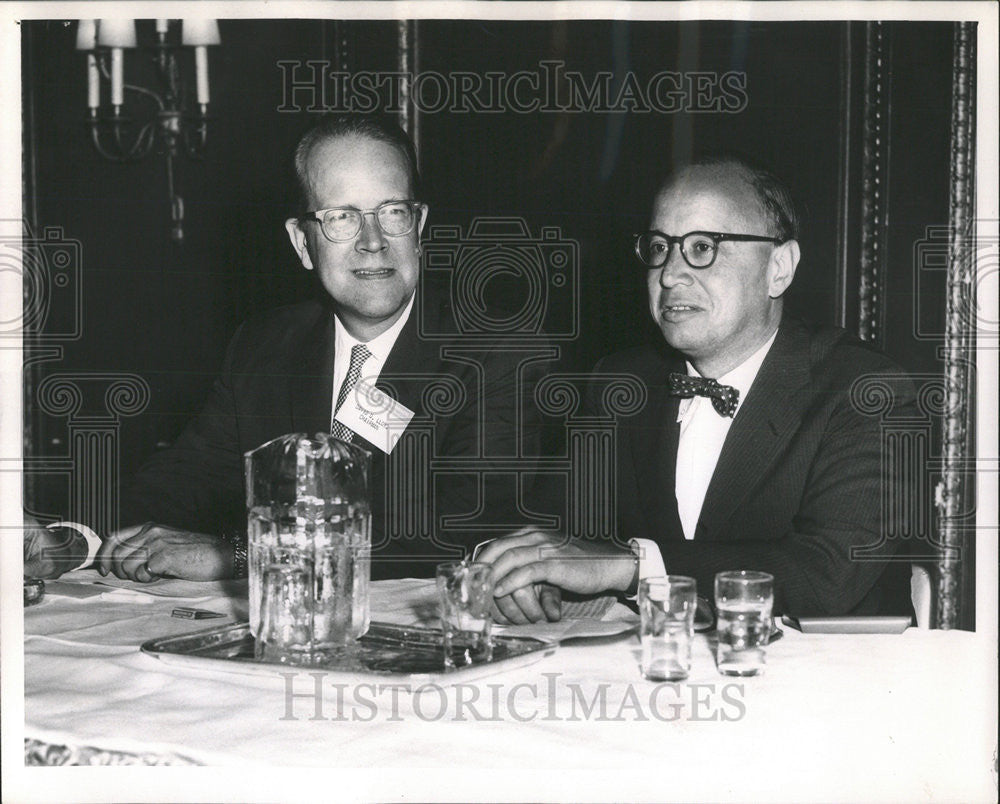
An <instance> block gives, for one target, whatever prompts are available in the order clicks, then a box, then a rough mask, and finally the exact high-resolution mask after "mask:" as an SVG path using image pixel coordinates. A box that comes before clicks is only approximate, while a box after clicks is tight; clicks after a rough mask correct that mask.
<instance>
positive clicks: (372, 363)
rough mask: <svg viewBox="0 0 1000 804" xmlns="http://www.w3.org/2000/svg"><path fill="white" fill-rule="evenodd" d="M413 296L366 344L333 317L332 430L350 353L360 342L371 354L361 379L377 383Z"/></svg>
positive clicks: (404, 320) (401, 327) (363, 367)
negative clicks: (387, 326)
mask: <svg viewBox="0 0 1000 804" xmlns="http://www.w3.org/2000/svg"><path fill="white" fill-rule="evenodd" d="M416 295H417V294H416V293H414V294H413V295H412V296H410V301H409V302H408V303H407V305H406V309H405V310H403V314H402V315H401V316H400V317H399V318H398V319H397V320H396V322H395V323H394V324H393V325H392V326H391V327H389V329H387V330H386V331H385V332H383V333H382V334H381V335H376V336H375V337H374V338H372V339H371V340H370V341H367V342H365V341H359V340H358V339H357V338H355V337H354V336H352V335H351V334H350V333H349V332H348V331H347V330H346V329H345V328H344V325H343V324H341V323H340V319H339V318H337V317H336V316H334V322H335V323H334V332H335V336H334V345H333V391H332V393H333V401H332V402H331V405H330V426H331V427H333V419H334V417H335V416H336V415H337V411H336V407H337V396H338V395H339V393H340V386H341V385H342V384H343V382H344V377H346V376H347V370H348V369H349V368H350V365H351V350H352V349H353V348H354V347H355V346H357V345H358V344H359V343H364V344H365V346H367V347H368V351H369V352H371V357H369V358H368V359H367V360H366V361H365V363H364V366H362V368H361V377H362V379H364V380H365V381H366V382H368V383H370V384H372V385H374V384H375V383H376V382H378V378H379V375H380V374H381V373H382V368H383V367H384V366H385V361H386V360H388V359H389V352H391V351H392V347H393V346H394V345H395V343H396V339H397V338H398V337H399V333H400V332H402V330H403V327H404V326H405V324H406V322H407V320H408V319H409V317H410V312H411V311H412V310H413V299H414V298H415V297H416Z"/></svg>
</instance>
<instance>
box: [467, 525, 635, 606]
mask: <svg viewBox="0 0 1000 804" xmlns="http://www.w3.org/2000/svg"><path fill="white" fill-rule="evenodd" d="M476 561H482V562H484V563H486V564H492V565H493V579H494V589H493V596H494V603H495V604H496V608H497V612H494V615H495V616H496V614H500V615H501V617H500V618H499V621H500V622H503V621H505V620H506V621H509V622H513V623H519V624H523V623H528V622H541V621H543V620H546V619H548V620H558V619H559V617H560V602H559V597H558V595H557V594H555V593H557V592H558V589H553V587H559V589H564V590H566V591H568V592H576V593H578V594H597V593H599V592H608V591H616V592H625V591H627V590H628V588H629V587H630V586H631V584H632V581H633V578H634V576H635V572H636V559H635V556H634V555H633V554H632V553H631V552H630V551H628V550H624V549H622V548H621V547H617V546H615V545H611V544H607V543H604V542H593V541H583V540H578V539H568V538H567V537H565V536H563V535H561V534H558V533H551V532H547V531H540V530H535V529H534V528H524V529H522V530H519V531H516V532H515V533H512V534H511V535H510V536H505V537H504V538H502V539H497V540H495V541H493V542H490V543H489V544H488V545H486V547H485V548H483V550H482V552H481V553H479V555H478V556H477V557H476Z"/></svg>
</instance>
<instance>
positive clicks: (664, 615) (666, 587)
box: [639, 575, 697, 681]
mask: <svg viewBox="0 0 1000 804" xmlns="http://www.w3.org/2000/svg"><path fill="white" fill-rule="evenodd" d="M696 608H697V584H696V583H695V580H694V578H688V577H686V576H684V575H667V576H661V577H655V578H644V579H643V580H642V581H641V582H640V583H639V615H640V618H641V620H640V624H639V637H640V640H641V642H642V675H643V677H644V678H647V679H649V680H650V681H682V680H684V679H685V678H687V677H688V673H689V672H690V671H691V640H692V638H693V637H694V613H695V609H696Z"/></svg>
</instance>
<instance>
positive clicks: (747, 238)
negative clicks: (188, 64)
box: [632, 229, 785, 268]
mask: <svg viewBox="0 0 1000 804" xmlns="http://www.w3.org/2000/svg"><path fill="white" fill-rule="evenodd" d="M632 237H633V239H634V240H635V256H636V257H638V258H639V262H641V263H642V264H643V265H645V266H646V267H647V268H662V267H663V266H664V265H666V263H667V260H668V259H669V258H670V249H671V248H672V247H673V245H674V243H677V244H678V245H679V246H680V249H681V255H682V256H683V257H684V261H685V262H686V263H687V264H688V265H690V266H691V267H692V268H708V267H709V266H711V265H712V263H714V262H715V258H716V256H717V255H718V253H719V243H721V242H722V241H723V240H733V241H736V242H747V243H775V244H780V243H784V242H785V241H784V240H782V239H781V238H780V237H768V236H766V235H751V234H731V233H729V232H688V233H687V234H684V235H679V236H678V235H668V234H664V233H663V232H660V231H657V230H655V229H654V230H651V231H649V232H642V233H640V234H636V235H632Z"/></svg>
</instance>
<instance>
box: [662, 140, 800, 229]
mask: <svg viewBox="0 0 1000 804" xmlns="http://www.w3.org/2000/svg"><path fill="white" fill-rule="evenodd" d="M692 167H732V168H735V169H736V170H737V171H739V172H740V173H741V174H742V176H743V178H744V179H745V180H746V183H747V185H748V186H749V187H750V188H751V189H752V190H753V192H754V194H755V195H756V196H757V200H758V201H759V202H760V205H761V208H762V209H763V210H764V214H766V215H767V217H768V218H769V219H770V224H771V227H772V231H771V232H770V234H772V235H773V236H774V237H778V238H780V239H781V240H782V242H784V241H786V240H796V239H798V236H799V223H800V221H799V213H798V210H797V209H796V207H795V201H794V199H793V198H792V192H791V190H789V189H788V185H786V184H785V183H784V182H783V181H782V180H781V179H779V178H778V177H777V175H775V174H774V173H772V172H771V171H770V170H768V169H767V168H765V167H762V166H761V165H759V164H757V163H756V162H754V161H753V160H751V159H749V158H747V157H746V156H744V155H742V154H738V153H730V152H725V153H711V154H705V155H704V156H699V157H695V158H694V159H692V160H690V161H688V162H684V163H683V164H680V165H677V166H676V167H675V168H674V169H673V170H672V171H671V172H670V175H669V176H668V177H667V178H666V179H665V180H664V181H663V182H662V183H661V184H660V190H662V189H663V188H665V187H667V186H668V185H670V184H672V183H673V182H674V180H675V179H676V178H677V177H678V176H679V175H680V174H681V173H682V172H683V171H684V170H686V169H687V168H692Z"/></svg>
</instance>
